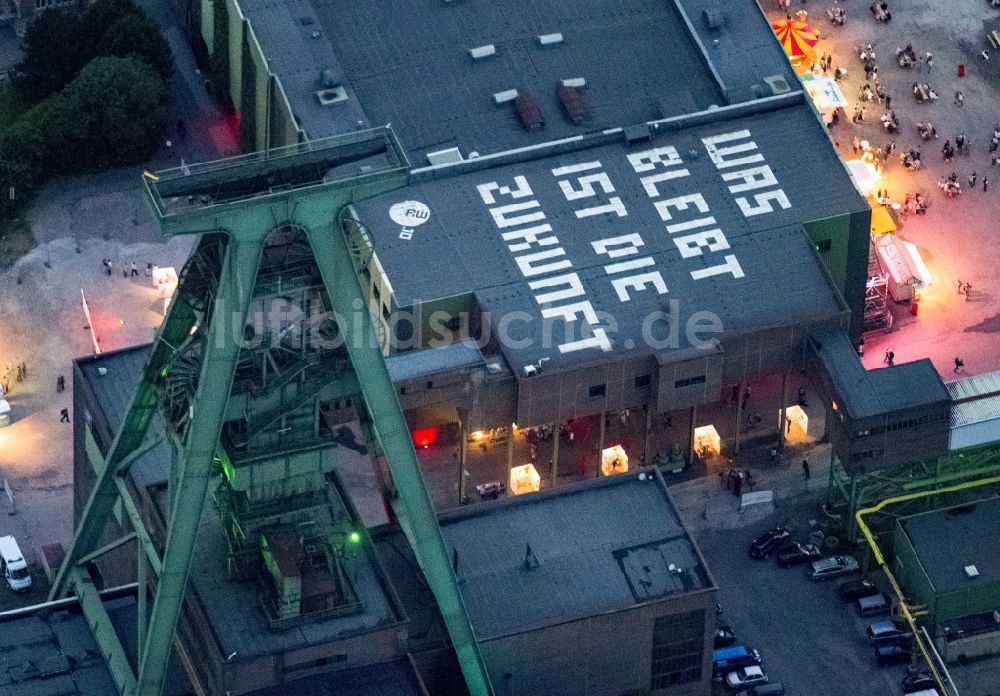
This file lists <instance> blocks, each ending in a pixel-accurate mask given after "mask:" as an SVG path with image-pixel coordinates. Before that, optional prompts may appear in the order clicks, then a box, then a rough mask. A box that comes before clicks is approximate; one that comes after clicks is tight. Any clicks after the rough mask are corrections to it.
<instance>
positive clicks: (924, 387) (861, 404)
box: [812, 329, 951, 419]
mask: <svg viewBox="0 0 1000 696" xmlns="http://www.w3.org/2000/svg"><path fill="white" fill-rule="evenodd" d="M812 339H813V343H814V345H815V346H816V349H817V354H818V355H819V357H820V360H822V361H823V364H824V366H825V367H826V372H827V374H828V375H830V379H832V380H833V383H834V385H835V386H836V389H837V393H838V395H839V396H840V399H841V400H842V401H843V405H844V407H845V408H846V409H847V412H848V413H849V414H850V416H851V417H852V418H855V419H861V418H873V417H877V416H882V415H885V414H887V413H892V412H894V411H899V410H902V409H908V408H917V407H920V406H933V405H941V404H945V403H947V402H948V401H950V399H951V397H950V395H949V393H948V389H947V387H945V384H944V382H942V381H941V376H940V375H939V374H938V371H937V370H936V369H934V365H933V363H931V361H930V360H928V359H926V358H925V359H922V360H914V361H913V362H908V363H902V364H899V365H893V366H892V367H880V368H876V369H873V370H866V369H865V367H864V365H862V364H861V361H860V360H858V355H857V351H856V350H855V348H854V345H853V344H852V343H851V340H850V338H848V337H847V335H846V334H845V333H843V332H841V331H832V330H825V329H821V330H818V331H815V332H814V333H813V335H812Z"/></svg>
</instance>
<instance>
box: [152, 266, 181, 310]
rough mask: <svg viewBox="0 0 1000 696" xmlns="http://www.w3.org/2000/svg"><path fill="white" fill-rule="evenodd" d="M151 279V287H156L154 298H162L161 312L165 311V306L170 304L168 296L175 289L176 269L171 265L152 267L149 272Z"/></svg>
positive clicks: (172, 293) (171, 295) (170, 295)
mask: <svg viewBox="0 0 1000 696" xmlns="http://www.w3.org/2000/svg"><path fill="white" fill-rule="evenodd" d="M150 275H151V276H152V280H153V287H154V288H156V299H158V300H163V313H164V314H166V313H167V307H168V306H169V305H170V298H171V297H173V296H174V291H175V290H177V271H175V270H174V268H173V266H167V267H166V268H159V267H154V268H153V271H152V273H151V274H150Z"/></svg>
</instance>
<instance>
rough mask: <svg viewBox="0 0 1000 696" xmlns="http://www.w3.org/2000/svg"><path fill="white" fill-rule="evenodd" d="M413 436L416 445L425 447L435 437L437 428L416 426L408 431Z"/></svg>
mask: <svg viewBox="0 0 1000 696" xmlns="http://www.w3.org/2000/svg"><path fill="white" fill-rule="evenodd" d="M410 435H411V436H412V437H413V444H415V445H416V446H417V447H427V446H428V445H430V444H431V443H433V442H434V440H436V439H437V436H438V429H437V428H417V429H416V430H414V431H413V432H411V433H410Z"/></svg>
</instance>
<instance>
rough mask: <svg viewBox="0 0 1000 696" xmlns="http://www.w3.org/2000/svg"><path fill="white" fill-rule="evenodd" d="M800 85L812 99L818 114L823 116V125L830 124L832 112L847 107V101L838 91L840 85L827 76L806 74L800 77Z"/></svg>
mask: <svg viewBox="0 0 1000 696" xmlns="http://www.w3.org/2000/svg"><path fill="white" fill-rule="evenodd" d="M802 85H803V86H804V87H805V88H806V92H808V93H809V96H810V97H812V100H813V104H815V105H816V108H817V109H818V110H819V112H820V114H822V115H823V122H824V123H827V124H829V123H831V122H832V121H833V112H835V111H836V110H837V109H843V108H845V107H846V106H847V99H846V98H845V97H844V93H843V92H841V91H840V85H838V84H837V81H836V80H834V79H833V78H832V77H829V76H828V75H813V74H812V73H806V74H805V75H803V76H802Z"/></svg>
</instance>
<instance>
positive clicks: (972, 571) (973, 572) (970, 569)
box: [965, 565, 979, 578]
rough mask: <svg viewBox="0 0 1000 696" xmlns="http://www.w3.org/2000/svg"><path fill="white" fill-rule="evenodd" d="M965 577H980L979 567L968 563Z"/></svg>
mask: <svg viewBox="0 0 1000 696" xmlns="http://www.w3.org/2000/svg"><path fill="white" fill-rule="evenodd" d="M965 577H967V578H978V577H979V568H977V567H976V566H974V565H967V566H965Z"/></svg>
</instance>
